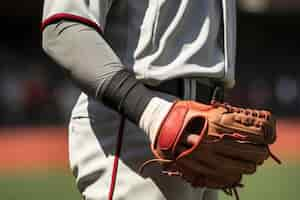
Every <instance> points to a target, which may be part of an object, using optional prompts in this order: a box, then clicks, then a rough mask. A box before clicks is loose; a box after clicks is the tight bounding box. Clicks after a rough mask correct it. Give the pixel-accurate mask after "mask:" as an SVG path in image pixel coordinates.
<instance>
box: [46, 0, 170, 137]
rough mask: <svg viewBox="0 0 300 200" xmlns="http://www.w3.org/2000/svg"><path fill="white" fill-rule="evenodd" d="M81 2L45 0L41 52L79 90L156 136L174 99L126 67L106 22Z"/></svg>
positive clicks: (106, 1) (107, 2) (105, 1)
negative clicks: (164, 96) (107, 33)
mask: <svg viewBox="0 0 300 200" xmlns="http://www.w3.org/2000/svg"><path fill="white" fill-rule="evenodd" d="M84 2H85V1H83V0H82V1H81V0H76V1H73V0H49V1H47V0H46V1H45V6H44V21H43V25H42V30H43V48H44V50H45V52H46V53H47V54H48V55H49V56H50V57H51V58H53V59H54V60H55V61H56V62H57V63H58V64H59V66H60V67H62V68H63V69H64V71H66V72H67V74H68V76H69V78H70V79H71V80H72V81H73V82H74V83H75V84H76V85H78V86H79V87H80V89H81V90H82V91H84V92H85V93H86V94H88V95H89V96H91V97H93V98H95V99H97V100H99V101H102V102H103V103H104V104H106V105H107V106H109V107H110V108H113V109H114V110H116V111H118V112H120V113H122V114H123V115H125V116H126V117H127V118H128V119H129V120H131V121H133V122H134V123H136V124H137V125H138V124H140V127H141V128H143V129H144V130H147V131H146V132H147V133H149V135H151V134H152V136H150V137H151V138H154V137H155V136H153V133H156V132H157V131H156V130H157V129H158V128H159V126H160V123H161V122H162V121H163V119H164V118H165V116H166V114H167V113H168V111H169V109H170V108H171V105H172V103H171V102H168V101H166V100H163V99H161V98H158V97H155V95H154V94H153V92H152V91H151V90H149V89H147V88H146V87H144V85H143V84H142V83H141V82H139V81H138V80H137V79H136V78H135V75H134V74H133V72H131V71H128V70H126V69H125V66H124V65H123V64H122V63H121V61H120V59H119V58H118V57H117V56H116V54H115V53H114V51H113V49H112V48H111V47H110V46H109V45H108V44H107V42H106V41H105V39H104V37H103V34H102V30H103V29H104V26H105V24H103V23H105V21H106V20H105V19H102V20H101V21H100V22H99V21H97V20H95V19H96V18H95V17H93V15H92V14H91V13H90V12H89V11H88V8H87V6H88V5H86V4H85V3H84ZM100 2H102V6H103V7H104V8H107V9H108V8H109V7H110V5H111V2H109V1H108V0H102V1H100ZM105 3H106V4H105ZM62 5H63V6H65V8H64V9H63V8H60V9H61V10H59V9H58V8H56V7H55V6H62ZM104 8H103V9H102V13H99V14H100V15H101V16H103V18H105V13H107V12H108V10H105V9H104ZM53 10H55V11H53ZM57 10H58V11H57ZM103 12H104V13H103ZM49 13H50V14H49ZM100 18H101V17H100ZM101 23H102V25H101ZM150 129H151V130H150ZM153 130H155V131H153Z"/></svg>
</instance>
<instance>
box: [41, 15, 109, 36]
mask: <svg viewBox="0 0 300 200" xmlns="http://www.w3.org/2000/svg"><path fill="white" fill-rule="evenodd" d="M62 19H66V20H70V21H76V22H81V23H83V24H85V25H88V26H91V27H93V28H95V29H96V31H97V32H99V33H100V34H102V33H103V30H102V28H101V27H100V26H99V25H98V24H97V23H95V22H93V21H92V20H90V19H87V18H84V17H81V16H78V15H73V14H69V13H58V14H55V15H52V16H51V17H49V18H47V19H45V20H44V21H43V22H42V25H41V31H43V30H44V29H45V28H46V27H47V26H48V25H50V24H53V23H55V22H57V21H59V20H62Z"/></svg>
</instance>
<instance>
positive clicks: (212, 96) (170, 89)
mask: <svg viewBox="0 0 300 200" xmlns="http://www.w3.org/2000/svg"><path fill="white" fill-rule="evenodd" d="M146 87H147V88H149V89H151V90H156V91H159V92H163V93H167V94H171V95H173V96H176V97H178V98H180V99H183V98H184V79H172V80H168V81H165V82H162V83H161V84H160V85H158V86H148V85H147V86H146ZM212 100H216V101H219V102H223V100H224V88H223V87H222V86H221V85H220V84H215V86H212V87H211V86H208V85H205V84H202V83H199V82H197V85H196V101H199V102H201V103H205V104H210V102H211V101H212Z"/></svg>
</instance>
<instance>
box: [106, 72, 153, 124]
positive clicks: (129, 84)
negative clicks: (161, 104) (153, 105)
mask: <svg viewBox="0 0 300 200" xmlns="http://www.w3.org/2000/svg"><path fill="white" fill-rule="evenodd" d="M154 97H155V94H154V93H153V92H152V91H151V90H149V89H148V88H146V87H145V86H144V84H143V83H141V82H140V81H139V80H137V79H136V77H135V75H134V74H133V73H132V72H129V71H127V70H125V69H124V70H121V71H119V72H117V73H116V75H114V76H113V77H112V79H111V80H110V81H109V83H108V84H107V87H106V89H105V91H104V92H103V94H102V95H101V97H100V98H101V100H102V102H103V103H104V104H105V105H107V106H109V107H110V108H113V109H114V110H116V111H118V112H120V113H121V114H123V115H124V116H125V117H126V118H127V119H129V120H130V121H132V122H134V123H135V124H139V121H140V118H141V116H142V114H143V112H144V111H145V109H146V107H147V105H148V104H149V102H150V101H151V100H152V99H153V98H154Z"/></svg>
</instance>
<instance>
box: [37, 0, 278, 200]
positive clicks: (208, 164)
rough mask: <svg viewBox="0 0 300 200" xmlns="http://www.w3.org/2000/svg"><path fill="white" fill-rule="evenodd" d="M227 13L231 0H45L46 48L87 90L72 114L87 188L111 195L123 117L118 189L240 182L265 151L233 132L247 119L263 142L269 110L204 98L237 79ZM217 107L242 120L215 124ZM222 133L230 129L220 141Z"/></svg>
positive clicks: (77, 166) (208, 188) (206, 195)
mask: <svg viewBox="0 0 300 200" xmlns="http://www.w3.org/2000/svg"><path fill="white" fill-rule="evenodd" d="M235 18H236V2H235V0H127V1H122V0H45V1H44V13H43V23H42V31H43V48H44V50H45V52H46V53H47V54H48V55H49V56H50V57H51V58H53V59H54V60H55V61H56V62H57V63H58V64H59V66H61V67H62V68H63V69H64V71H65V72H66V74H67V75H68V76H69V77H70V79H71V80H72V81H73V82H74V83H75V84H76V85H77V86H78V87H79V88H80V89H81V90H82V91H83V93H82V94H81V95H80V97H79V99H78V101H77V103H76V105H75V107H74V109H73V112H72V116H71V120H70V125H69V158H70V167H71V169H72V171H73V174H74V176H75V178H76V183H77V186H78V189H79V191H80V192H81V194H82V196H83V198H84V199H87V200H102V199H103V200H104V199H108V198H110V199H111V198H112V193H113V191H112V190H113V187H111V179H112V176H115V175H116V174H115V172H112V171H113V168H114V167H113V166H114V164H113V163H114V159H115V157H114V156H115V154H116V152H117V149H116V143H117V139H116V137H117V134H118V129H119V128H121V130H122V128H124V137H123V139H122V140H121V143H122V145H123V146H122V155H121V158H120V163H119V169H118V172H117V175H118V179H117V182H116V187H115V190H114V199H126V200H129V199H130V200H132V199H143V200H147V199H149V200H162V199H172V200H179V199H200V200H215V199H217V192H216V190H214V189H224V190H225V191H226V190H227V191H228V189H232V188H233V187H236V186H239V185H240V180H241V178H242V176H243V175H244V174H252V173H254V172H255V170H256V167H257V165H259V164H262V162H263V161H264V160H265V159H266V158H267V157H268V156H269V151H268V148H267V146H266V145H250V144H246V142H245V143H237V142H234V140H233V138H235V139H236V138H238V139H239V140H243V139H244V138H246V137H245V136H243V134H242V133H244V132H247V130H248V129H247V127H252V125H253V127H254V128H255V127H256V128H257V129H255V131H256V132H255V131H254V132H252V133H258V134H257V135H259V134H260V133H261V132H259V131H261V130H262V129H264V130H266V129H265V126H268V127H269V129H268V130H269V132H268V136H267V137H266V132H264V133H263V134H264V138H263V139H262V143H264V144H269V143H272V142H274V140H275V133H274V129H273V127H274V124H273V121H272V120H270V118H271V114H270V113H269V112H266V111H255V110H254V111H253V110H250V111H249V110H247V111H246V110H244V109H240V108H236V107H231V106H226V105H225V104H214V105H210V102H211V100H214V102H216V101H218V102H219V101H222V96H223V94H222V91H223V88H231V87H233V85H234V83H235V80H234V71H235V70H234V67H235V39H236V35H235V31H236V23H235ZM197 102H198V103H197ZM211 111H212V112H211ZM215 111H217V112H215ZM216 113H217V114H216ZM220 113H221V114H222V115H225V114H226V113H234V114H235V115H234V120H236V121H240V122H241V123H240V124H244V125H245V124H246V123H248V125H247V127H246V126H245V127H246V128H245V127H242V128H244V129H243V130H246V131H241V130H242V128H241V127H240V129H238V130H239V131H237V130H235V133H234V134H231V135H229V134H226V133H227V132H226V133H225V132H224V133H223V132H222V134H218V135H216V134H214V135H213V133H218V132H219V129H217V128H215V129H213V130H214V131H212V129H211V127H213V126H211V124H212V123H211V122H213V121H215V119H216V118H215V117H213V116H217V115H221V114H220ZM237 113H243V115H242V114H240V115H239V117H240V118H239V117H236V116H237V115H238V114H237ZM249 115H251V118H249V117H246V116H249ZM122 118H125V119H126V122H125V125H124V124H123V123H121V127H119V124H120V121H122V120H121V119H122ZM256 118H257V119H258V118H259V120H260V121H259V120H257V119H256ZM231 119H232V118H230V120H231ZM196 121H197V122H196ZM227 121H228V120H227ZM222 123H223V122H222ZM262 126H264V128H261V127H262ZM259 127H260V128H259ZM254 128H253V129H254ZM198 130H200V131H199V132H198ZM236 132H238V133H236ZM249 132H251V131H249ZM174 134H175V135H174ZM219 135H222V138H223V137H224V136H225V135H226V136H227V135H228V138H231V139H228V140H226V142H223V141H222V143H220V142H219V140H216V138H218V137H217V136H219ZM212 138H213V139H212ZM220 138H221V137H220ZM247 138H248V137H247ZM266 138H268V139H266ZM259 139H261V137H259ZM175 141H176V142H175ZM215 141H217V142H215ZM220 141H221V140H220ZM200 143H201V145H199V144H200ZM202 143H203V145H202ZM225 143H226V144H225ZM175 144H176V145H175ZM221 144H222V145H221ZM150 146H151V147H150ZM198 146H201V147H203V148H199V149H198ZM170 147H172V151H169V150H170ZM173 147H174V148H173ZM195 149H196V150H195ZM237 149H239V152H243V153H239V154H238V153H236V152H237V151H236V150H237ZM173 150H174V151H173ZM187 150H188V151H187ZM190 153H191V156H188V157H184V156H183V155H187V154H189V155H190ZM170 154H172V155H171V156H170ZM178 155H180V156H178ZM176 156H178V159H174V157H176ZM179 157H180V159H179ZM172 158H173V161H172ZM153 159H154V160H153ZM147 160H150V161H149V162H147V163H146V164H145V165H143V166H146V167H143V169H144V170H143V173H141V172H140V171H139V168H140V167H141V166H142V164H143V163H144V162H145V161H147ZM174 160H176V162H174ZM152 161H153V162H155V161H157V162H158V163H160V164H161V165H155V164H152V165H150V164H149V163H151V162H152ZM174 163H175V164H174ZM161 167H163V170H162V168H161ZM114 169H115V168H114ZM191 172H193V173H191ZM163 174H168V175H177V176H167V175H163ZM190 183H192V185H193V186H196V187H192V186H191V184H190ZM108 194H110V195H108Z"/></svg>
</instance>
